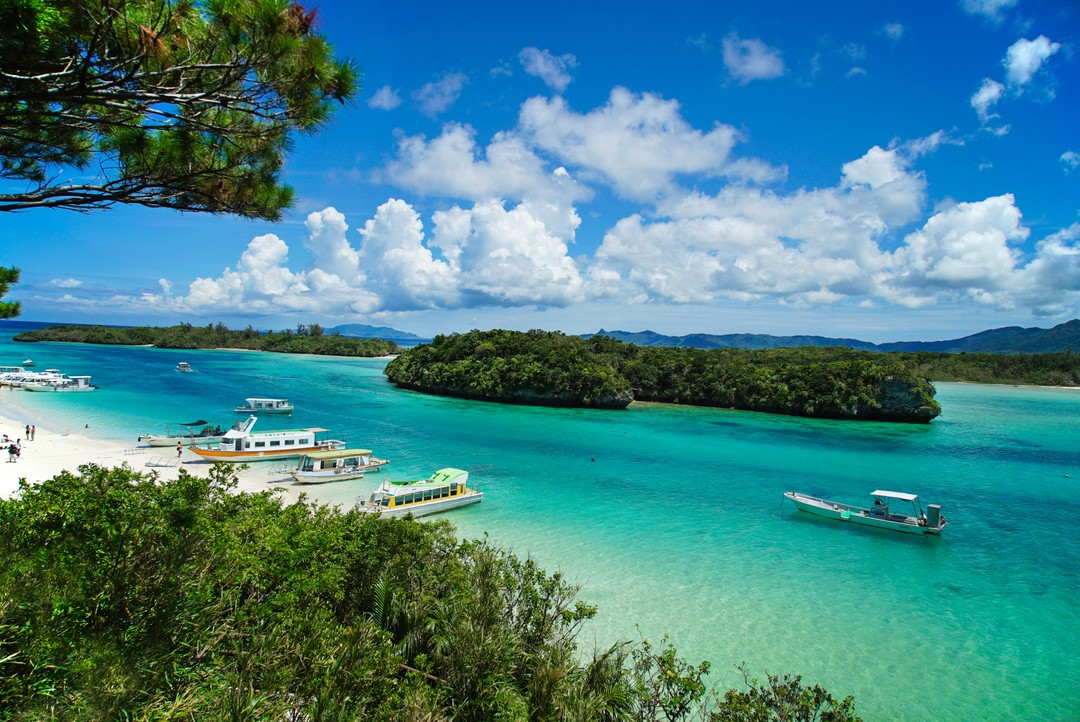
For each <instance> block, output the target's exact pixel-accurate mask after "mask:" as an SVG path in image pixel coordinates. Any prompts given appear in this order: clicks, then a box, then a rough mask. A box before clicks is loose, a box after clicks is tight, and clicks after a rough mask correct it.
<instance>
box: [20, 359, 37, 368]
mask: <svg viewBox="0 0 1080 722" xmlns="http://www.w3.org/2000/svg"><path fill="white" fill-rule="evenodd" d="M22 365H23V366H37V364H36V363H34V359H32V358H28V359H26V360H25V361H23V362H22Z"/></svg>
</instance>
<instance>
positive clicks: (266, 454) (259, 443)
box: [191, 416, 345, 462]
mask: <svg viewBox="0 0 1080 722" xmlns="http://www.w3.org/2000/svg"><path fill="white" fill-rule="evenodd" d="M258 420H259V418H258V417H257V416H249V417H248V418H247V419H246V420H244V421H242V422H239V423H237V424H234V425H233V427H232V428H231V429H229V430H228V431H226V432H225V435H224V436H222V437H221V441H219V442H218V443H217V444H216V445H207V446H192V447H191V451H192V452H193V453H195V454H198V455H199V456H201V457H202V458H204V459H206V460H207V461H210V462H215V461H228V462H243V461H271V460H274V459H289V458H292V457H296V456H300V455H301V454H304V453H307V452H310V451H331V450H333V449H340V448H342V447H344V446H345V442H344V441H340V440H338V439H325V438H324V439H320V438H319V434H325V433H328V431H327V429H321V428H314V427H313V428H309V429H282V430H278V431H252V429H253V428H254V427H255V423H256V422H257V421H258Z"/></svg>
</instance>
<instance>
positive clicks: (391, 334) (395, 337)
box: [326, 323, 429, 343]
mask: <svg viewBox="0 0 1080 722" xmlns="http://www.w3.org/2000/svg"><path fill="white" fill-rule="evenodd" d="M326 332H327V333H340V334H341V335H342V336H350V337H352V338H381V339H383V340H384V341H395V342H396V341H413V342H417V343H419V342H420V341H427V340H429V339H425V338H421V337H420V336H417V335H416V334H413V333H409V332H408V331H398V330H397V329H396V328H390V327H388V326H368V325H367V324H364V323H343V324H341V325H340V326H334V327H332V328H328V329H326Z"/></svg>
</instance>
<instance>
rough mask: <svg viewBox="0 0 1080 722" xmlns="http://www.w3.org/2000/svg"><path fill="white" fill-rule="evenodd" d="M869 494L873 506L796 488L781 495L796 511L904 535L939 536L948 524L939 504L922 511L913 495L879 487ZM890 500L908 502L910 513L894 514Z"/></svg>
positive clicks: (917, 499) (892, 501)
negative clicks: (834, 499) (851, 504)
mask: <svg viewBox="0 0 1080 722" xmlns="http://www.w3.org/2000/svg"><path fill="white" fill-rule="evenodd" d="M871 496H873V497H874V505H873V506H872V507H870V508H869V509H863V508H861V507H857V506H850V505H848V504H841V503H840V502H838V501H830V500H828V499H819V498H818V497H816V496H808V495H806V494H800V493H799V492H797V491H786V492H784V497H785V498H787V499H790V500H791V501H792V502H794V504H795V506H796V508H798V509H799V511H805V512H807V513H809V514H814V515H816V516H823V517H826V518H827V519H837V520H839V521H846V522H850V523H852V524H860V525H862V526H873V527H877V528H879V529H892V530H893V531H899V532H904V533H905V534H935V535H938V536H940V535H941V530H942V529H944V528H945V524H947V523H948V522H947V521H946V520H945V516H944V515H943V514H942V513H941V507H940V506H939V505H937V504H930V505H928V506H927V510H926V511H923V507H922V502H921V501H919V497H918V496H916V495H915V494H907V493H905V492H900V491H884V490H880V489H879V490H878V491H875V492H873V493H872V494H871ZM894 502H901V503H904V504H910V505H911V509H912V512H913V515H912V516H908V515H907V514H898V513H895V512H894V511H893V510H892V509H890V508H889V505H890V504H892V503H894Z"/></svg>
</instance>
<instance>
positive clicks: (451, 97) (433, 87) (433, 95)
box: [412, 73, 469, 117]
mask: <svg viewBox="0 0 1080 722" xmlns="http://www.w3.org/2000/svg"><path fill="white" fill-rule="evenodd" d="M468 80H469V79H468V77H467V76H466V75H465V74H464V73H447V74H446V75H443V76H442V77H441V78H439V79H438V80H435V81H432V82H430V83H427V84H426V85H424V86H423V87H421V88H419V89H418V90H415V91H413V94H412V99H413V101H415V102H416V104H417V106H419V108H420V111H421V112H422V113H424V114H425V115H430V116H432V117H434V116H436V115H439V114H440V113H442V112H443V111H445V110H446V109H447V108H449V107H450V106H451V105H453V104H454V102H455V101H456V100H457V99H458V97H459V96H460V95H461V91H462V89H464V87H465V83H467V82H468Z"/></svg>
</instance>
